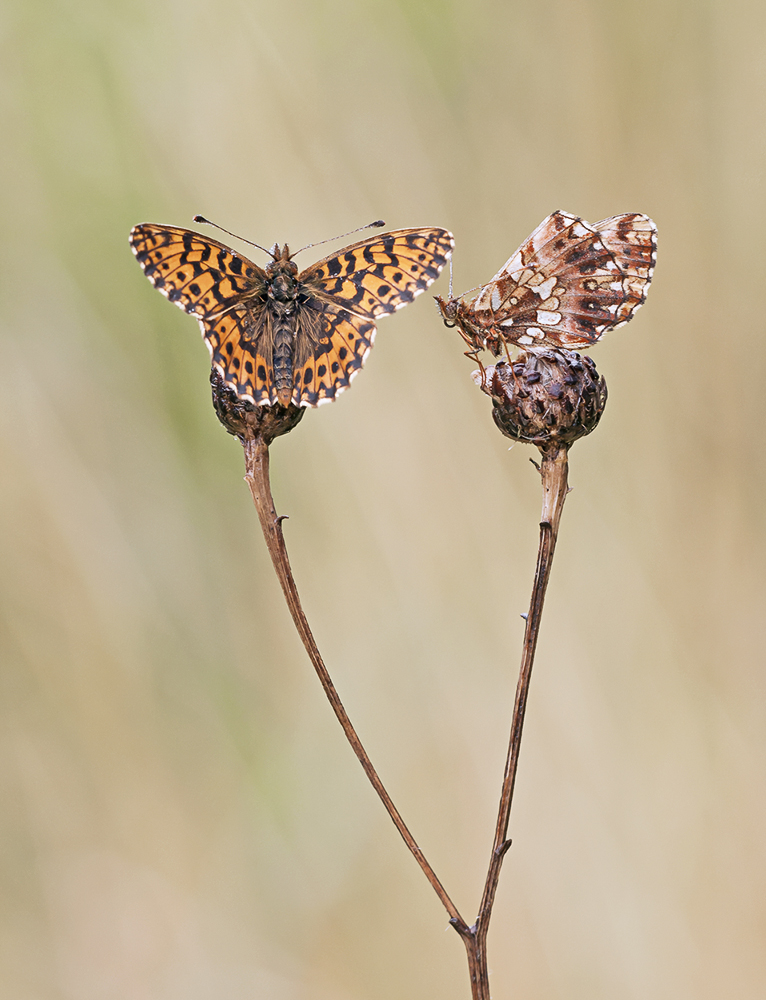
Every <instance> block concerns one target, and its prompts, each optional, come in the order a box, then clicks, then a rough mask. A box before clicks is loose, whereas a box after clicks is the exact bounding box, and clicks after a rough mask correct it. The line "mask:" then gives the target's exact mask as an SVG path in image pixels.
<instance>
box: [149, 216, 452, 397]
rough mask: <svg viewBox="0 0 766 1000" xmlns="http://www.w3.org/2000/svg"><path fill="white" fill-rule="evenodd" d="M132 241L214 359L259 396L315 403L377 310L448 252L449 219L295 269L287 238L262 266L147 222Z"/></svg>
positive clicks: (239, 387) (348, 371)
mask: <svg viewBox="0 0 766 1000" xmlns="http://www.w3.org/2000/svg"><path fill="white" fill-rule="evenodd" d="M130 245H131V247H132V249H133V252H134V253H135V255H136V258H137V260H138V262H139V264H140V265H141V267H142V268H143V270H144V274H145V275H146V276H147V278H148V279H149V280H150V281H151V283H152V284H153V285H154V287H155V288H156V289H157V290H158V291H160V292H162V294H163V295H165V296H166V297H167V298H168V299H169V300H170V301H171V302H175V304H176V305H177V306H179V307H180V308H181V309H184V310H185V311H186V312H187V313H189V314H190V315H192V316H194V317H196V319H197V320H198V321H199V324H200V327H201V329H202V336H203V338H204V340H205V343H206V344H207V346H208V348H209V350H210V355H211V357H212V360H213V365H214V366H215V367H216V368H217V369H218V371H219V372H220V373H221V376H222V377H223V379H224V380H225V382H226V383H227V384H228V385H229V386H231V388H233V389H234V391H235V392H236V393H237V395H238V396H239V397H241V398H243V399H247V400H250V401H251V402H253V403H255V404H256V405H257V406H275V405H276V404H280V405H282V406H288V405H289V404H290V403H292V404H294V405H295V406H319V405H320V404H321V403H326V402H330V401H331V400H333V399H335V397H336V396H337V395H338V394H339V393H340V392H343V390H344V389H346V388H348V386H349V384H350V382H351V379H352V378H353V377H354V375H355V374H356V373H357V372H358V371H359V369H360V368H361V367H362V365H363V364H364V362H365V359H366V358H367V355H368V354H369V352H370V349H371V347H372V344H373V341H374V339H375V320H376V319H377V318H378V317H379V316H384V315H386V314H387V313H392V312H394V311H395V310H397V309H401V307H402V306H404V305H406V304H407V303H408V302H411V301H412V300H413V299H414V298H415V296H416V295H420V293H421V292H424V291H425V290H426V289H427V288H428V286H429V285H430V284H431V283H432V282H433V281H435V280H436V278H437V277H438V276H439V273H440V271H441V270H442V268H443V267H444V265H445V264H446V263H447V261H448V260H449V258H450V256H451V254H452V248H453V245H454V241H453V239H452V234H451V233H449V232H447V230H445V229H399V230H396V231H394V232H390V233H385V234H384V235H382V236H376V237H372V238H370V239H366V240H362V241H361V242H360V243H355V244H354V245H353V246H348V247H345V248H344V249H343V250H341V251H340V252H339V253H335V254H332V255H330V256H329V257H325V258H324V260H320V261H319V262H318V263H316V264H312V265H311V266H310V267H308V268H306V270H305V271H301V272H300V273H299V272H298V267H297V265H296V264H295V262H294V260H293V259H292V255H291V254H290V251H289V249H288V247H287V246H286V245H285V246H282V247H280V246H278V245H277V244H275V245H274V247H273V248H272V249H271V250H270V251H268V252H269V253H270V254H271V261H270V262H269V263H268V264H267V265H266V267H265V268H262V267H259V266H258V265H257V264H254V263H253V262H252V261H250V260H248V259H247V257H245V256H243V255H242V254H241V253H239V252H237V251H235V250H232V249H230V248H229V247H227V246H225V245H224V244H223V243H219V242H218V241H217V240H214V239H211V238H210V237H208V236H203V235H201V234H200V233H196V232H193V231H192V230H190V229H179V228H176V227H174V226H160V225H155V224H154V223H145V224H143V225H140V226H136V227H135V228H134V229H133V230H132V232H131V234H130Z"/></svg>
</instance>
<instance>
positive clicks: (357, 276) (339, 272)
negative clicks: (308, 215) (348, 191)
mask: <svg viewBox="0 0 766 1000" xmlns="http://www.w3.org/2000/svg"><path fill="white" fill-rule="evenodd" d="M453 244H454V241H453V239H452V235H451V233H448V232H446V230H444V229H399V230H396V231H394V232H391V233H386V235H385V236H380V237H374V238H372V239H368V240H363V241H362V242H360V243H356V244H355V245H354V246H352V247H347V248H346V249H345V250H342V251H341V253H339V254H334V255H333V256H331V257H326V258H325V259H324V260H320V261H319V262H318V263H317V264H314V265H312V266H311V267H309V268H307V269H306V270H305V271H304V272H303V274H302V275H301V279H302V280H303V281H305V282H306V284H307V285H308V286H310V287H311V288H316V289H317V292H318V293H319V294H321V295H322V297H323V298H329V299H332V300H333V301H334V302H337V303H338V304H342V305H344V306H345V307H346V308H347V309H351V310H353V311H354V312H356V313H357V314H358V315H360V316H369V317H370V318H373V317H378V316H383V315H385V314H386V313H392V312H394V311H395V310H397V309H401V308H402V306H405V305H407V303H408V302H412V300H413V299H414V298H415V296H416V295H420V293H421V292H424V291H425V290H426V289H427V288H428V286H429V285H430V284H431V283H432V282H434V281H435V280H436V279H437V278H438V277H439V273H440V272H441V270H442V268H443V267H444V265H445V264H446V263H447V261H448V260H449V258H450V255H451V254H452V248H453Z"/></svg>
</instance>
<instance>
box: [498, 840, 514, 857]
mask: <svg viewBox="0 0 766 1000" xmlns="http://www.w3.org/2000/svg"><path fill="white" fill-rule="evenodd" d="M512 843H513V841H512V840H510V839H508V840H504V841H503V842H502V844H501V845H500V846H499V847H497V848H495V857H498V858H502V857H503V855H504V854H505V852H506V851H507V850H508V848H509V847H510V846H511V844H512Z"/></svg>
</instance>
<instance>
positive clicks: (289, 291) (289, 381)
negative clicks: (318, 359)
mask: <svg viewBox="0 0 766 1000" xmlns="http://www.w3.org/2000/svg"><path fill="white" fill-rule="evenodd" d="M284 263H285V264H286V266H285V267H279V265H280V264H282V261H281V260H280V261H277V262H275V264H276V266H274V265H272V267H273V270H274V271H275V272H276V273H274V276H273V277H272V278H271V281H270V282H269V285H268V293H267V294H268V308H269V310H270V312H271V315H272V321H273V330H274V347H273V351H274V353H273V361H274V389H275V391H276V395H277V402H278V403H280V404H281V405H282V406H288V405H289V404H290V401H291V399H292V397H293V373H294V370H295V341H296V334H297V329H298V309H299V306H298V285H297V282H296V281H295V271H296V270H297V269H296V267H295V265H294V264H293V263H292V261H285V262H284ZM267 273H268V272H267Z"/></svg>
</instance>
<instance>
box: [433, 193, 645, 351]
mask: <svg viewBox="0 0 766 1000" xmlns="http://www.w3.org/2000/svg"><path fill="white" fill-rule="evenodd" d="M656 256H657V227H656V226H655V225H654V223H653V222H652V220H651V219H650V218H649V216H648V215H640V214H637V213H631V214H628V215H615V216H613V217H612V218H610V219H603V220H602V221H601V222H597V223H596V224H595V225H591V224H590V223H588V222H585V221H584V220H583V219H580V218H578V217H577V216H576V215H570V214H569V213H568V212H554V213H553V214H552V215H549V216H548V218H547V219H544V220H543V221H542V222H541V223H540V225H539V226H538V227H537V229H535V231H534V232H533V233H532V235H531V236H529V237H528V238H527V239H526V240H525V241H524V243H522V245H521V246H520V247H519V249H518V250H517V251H516V253H514V254H513V256H512V257H511V258H510V260H508V261H506V263H505V264H504V265H503V266H502V267H501V268H500V270H499V271H498V272H497V274H496V275H495V276H494V278H493V279H492V280H491V281H490V282H488V283H487V284H486V285H484V286H483V287H482V288H481V289H480V291H479V294H478V295H477V296H476V297H475V298H474V299H473V300H471V301H469V302H465V301H463V296H458V297H457V298H454V299H453V298H450V299H449V300H447V301H445V300H444V299H443V298H441V296H438V295H437V296H436V301H437V303H438V306H439V309H440V310H441V314H442V317H443V319H444V322H445V323H446V324H447V326H456V327H457V328H458V330H459V331H460V334H461V336H462V337H463V339H464V340H465V342H466V343H467V344H468V346H469V347H470V348H471V352H470V353H472V354H476V353H477V352H478V351H480V350H483V349H484V348H487V349H489V350H490V351H492V353H493V354H494V355H495V356H498V355H500V353H501V352H502V351H503V350H504V349H505V350H507V348H508V345H509V344H517V345H519V346H520V347H535V346H537V347H544V346H547V347H559V348H567V349H574V348H578V347H588V346H590V345H591V344H594V343H595V342H596V341H597V340H600V339H601V338H602V337H603V336H604V334H605V333H607V332H608V331H609V330H613V329H615V328H616V327H618V326H622V325H623V324H625V323H627V322H628V320H629V319H631V317H632V316H633V314H634V313H635V311H636V310H637V309H638V308H639V306H641V305H642V303H643V302H644V299H645V298H646V293H647V291H648V288H649V283H650V282H651V280H652V274H653V273H654V264H655V259H656Z"/></svg>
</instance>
